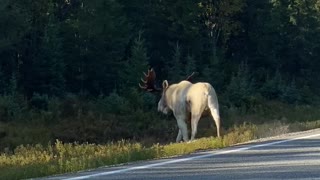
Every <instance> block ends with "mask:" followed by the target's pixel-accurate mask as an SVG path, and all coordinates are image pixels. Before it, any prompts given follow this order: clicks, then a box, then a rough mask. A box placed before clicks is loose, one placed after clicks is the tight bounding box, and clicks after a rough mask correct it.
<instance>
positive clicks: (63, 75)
mask: <svg viewBox="0 0 320 180" xmlns="http://www.w3.org/2000/svg"><path fill="white" fill-rule="evenodd" d="M151 67H152V68H154V69H155V72H156V73H157V79H156V83H157V84H159V85H161V82H162V80H164V79H167V80H168V81H169V83H176V82H179V81H181V80H183V79H185V78H186V77H187V76H188V75H190V74H191V73H192V72H197V75H196V76H194V78H193V80H194V82H200V81H205V82H209V83H211V84H212V85H213V87H214V88H215V90H216V92H217V95H218V99H219V104H220V111H221V118H222V126H223V128H224V129H225V131H227V129H228V128H229V127H232V126H233V125H234V124H236V123H242V122H244V121H251V122H254V123H261V122H262V121H267V120H274V119H278V120H283V121H295V120H297V121H299V120H300V121H301V120H313V119H316V118H319V117H320V115H319V114H318V115H319V116H316V117H309V116H308V115H310V113H309V112H313V113H314V111H315V110H318V107H319V105H320V93H319V92H320V83H319V82H320V1H319V0H15V1H13V0H1V3H0V142H1V143H0V151H3V150H5V149H8V148H9V149H10V148H14V147H16V146H17V145H20V144H35V143H42V144H47V143H48V142H50V141H51V142H54V141H55V139H59V140H62V141H63V142H74V141H77V142H93V143H106V142H110V141H113V140H120V139H130V140H135V141H146V142H147V141H151V142H171V141H173V139H175V136H176V131H177V130H176V129H177V127H176V121H175V120H174V118H173V117H172V116H164V115H162V114H160V113H158V112H157V109H156V108H157V102H158V100H159V98H160V94H156V93H148V92H145V91H143V90H141V89H140V88H139V86H138V83H139V82H141V81H140V78H141V77H143V72H146V71H147V70H148V68H151ZM308 108H309V110H308ZM310 108H314V109H313V110H310ZM288 109H290V111H289V112H287V114H294V112H293V111H298V112H308V113H300V114H299V115H300V116H297V117H296V119H294V117H292V118H290V117H288V116H285V115H282V114H281V113H282V112H284V111H285V110H288ZM301 109H304V110H305V111H302V110H301ZM271 112H273V114H271ZM253 114H255V115H257V117H258V116H259V117H260V118H251V119H248V118H240V117H245V116H247V117H248V115H253ZM302 116H305V119H303V118H302ZM262 117H263V118H262ZM298 118H300V119H298ZM212 123H213V122H210V123H209V125H206V124H205V125H204V126H206V127H210V130H208V131H201V132H202V134H201V132H200V131H199V133H200V134H199V136H206V135H215V132H214V128H212V127H211V126H213V124H212Z"/></svg>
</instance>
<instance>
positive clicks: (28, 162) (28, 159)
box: [0, 120, 320, 179]
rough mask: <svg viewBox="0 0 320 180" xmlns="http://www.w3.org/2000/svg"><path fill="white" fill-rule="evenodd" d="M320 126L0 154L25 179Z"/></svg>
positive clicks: (4, 166) (10, 173) (8, 174)
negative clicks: (148, 143) (183, 140)
mask: <svg viewBox="0 0 320 180" xmlns="http://www.w3.org/2000/svg"><path fill="white" fill-rule="evenodd" d="M319 127H320V120H319V121H312V122H304V123H292V124H283V123H281V122H273V123H268V124H261V125H254V124H251V123H243V124H241V125H238V126H234V127H232V128H230V129H229V130H228V131H227V132H226V134H225V135H224V136H223V137H222V138H214V137H204V138H199V139H198V140H196V141H193V142H190V143H170V144H166V145H160V144H153V145H152V146H150V147H145V146H142V145H141V144H140V143H132V142H128V141H125V140H122V141H118V142H114V143H109V144H105V145H98V144H88V143H84V144H78V143H63V142H61V141H59V140H56V142H55V143H54V144H53V145H47V146H42V145H34V146H31V145H25V146H23V145H21V146H19V147H17V148H15V150H14V152H13V153H3V154H1V155H0V174H1V179H24V178H32V177H41V176H48V175H53V174H60V173H67V172H75V171H79V170H85V169H90V168H95V167H99V166H105V165H115V164H121V163H126V162H133V161H139V160H148V159H157V158H164V157H171V156H177V155H184V154H189V153H192V152H195V151H199V150H206V149H217V148H223V147H226V146H230V145H234V144H237V143H242V142H246V141H249V140H253V139H255V138H259V137H267V136H270V135H279V134H283V133H287V132H293V131H298V130H307V129H313V128H319Z"/></svg>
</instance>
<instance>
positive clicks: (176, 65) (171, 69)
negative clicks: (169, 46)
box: [166, 42, 184, 83]
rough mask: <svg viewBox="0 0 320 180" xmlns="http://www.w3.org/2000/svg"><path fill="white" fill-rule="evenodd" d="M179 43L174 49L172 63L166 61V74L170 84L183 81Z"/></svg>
mask: <svg viewBox="0 0 320 180" xmlns="http://www.w3.org/2000/svg"><path fill="white" fill-rule="evenodd" d="M181 53H182V52H181V47H180V45H179V43H178V42H177V43H176V46H175V47H174V51H173V55H172V61H167V65H166V66H167V69H168V70H167V72H168V77H169V78H170V82H171V83H177V82H180V81H181V80H183V78H184V77H183V66H182V54H181Z"/></svg>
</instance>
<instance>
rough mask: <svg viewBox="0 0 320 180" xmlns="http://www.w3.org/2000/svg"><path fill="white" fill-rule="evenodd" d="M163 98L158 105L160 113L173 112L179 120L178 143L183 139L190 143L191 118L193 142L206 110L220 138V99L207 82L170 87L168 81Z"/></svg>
mask: <svg viewBox="0 0 320 180" xmlns="http://www.w3.org/2000/svg"><path fill="white" fill-rule="evenodd" d="M162 86H163V92H162V97H161V99H160V101H159V103H158V111H160V112H163V113H165V114H167V113H168V111H169V110H171V111H172V112H173V115H174V116H175V118H176V120H177V124H178V127H179V132H178V135H177V139H176V141H177V142H180V141H181V139H183V140H184V141H185V142H186V141H189V138H188V129H187V124H186V121H187V119H188V118H189V117H191V140H194V138H195V136H196V134H197V126H198V122H199V120H200V118H201V116H202V113H203V111H204V110H205V109H206V108H209V109H210V112H211V115H212V117H213V118H214V121H215V124H216V127H217V136H218V137H220V115H219V105H218V98H217V95H216V92H215V90H214V88H213V87H212V86H211V85H210V84H209V83H205V82H199V83H196V84H192V83H190V82H189V81H181V82H180V83H177V84H172V85H169V84H168V81H166V80H165V81H163V83H162Z"/></svg>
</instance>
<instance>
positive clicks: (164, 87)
mask: <svg viewBox="0 0 320 180" xmlns="http://www.w3.org/2000/svg"><path fill="white" fill-rule="evenodd" d="M168 87H169V83H168V81H167V80H164V81H163V82H162V88H163V89H167V88H168Z"/></svg>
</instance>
